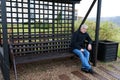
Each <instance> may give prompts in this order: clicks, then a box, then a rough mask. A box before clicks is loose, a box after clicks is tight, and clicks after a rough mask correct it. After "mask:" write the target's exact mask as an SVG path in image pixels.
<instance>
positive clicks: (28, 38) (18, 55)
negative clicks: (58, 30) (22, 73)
mask: <svg viewBox="0 0 120 80" xmlns="http://www.w3.org/2000/svg"><path fill="white" fill-rule="evenodd" d="M48 37H49V39H47V38H48ZM50 37H51V38H50ZM52 37H53V36H52V35H45V36H43V35H40V34H39V35H28V34H27V35H11V36H10V40H9V48H10V58H11V61H12V63H13V67H14V72H15V78H16V79H17V70H16V65H17V64H23V63H30V62H36V61H42V60H51V59H58V58H66V57H72V56H74V54H72V53H70V52H69V51H70V48H69V43H70V42H69V40H62V41H61V40H54V39H53V40H52Z"/></svg>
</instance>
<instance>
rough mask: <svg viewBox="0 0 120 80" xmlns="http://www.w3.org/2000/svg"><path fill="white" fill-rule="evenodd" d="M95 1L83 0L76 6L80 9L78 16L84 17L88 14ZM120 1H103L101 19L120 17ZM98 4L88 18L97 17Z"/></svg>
mask: <svg viewBox="0 0 120 80" xmlns="http://www.w3.org/2000/svg"><path fill="white" fill-rule="evenodd" d="M92 2H93V0H81V2H80V4H76V5H75V8H76V9H78V16H81V17H84V16H85V14H86V13H87V11H88V9H89V7H90V5H91V4H92ZM119 8H120V0H102V5H101V17H114V16H120V10H119ZM96 14H97V2H96V4H95V5H94V8H93V9H92V11H91V12H90V14H89V16H88V17H96Z"/></svg>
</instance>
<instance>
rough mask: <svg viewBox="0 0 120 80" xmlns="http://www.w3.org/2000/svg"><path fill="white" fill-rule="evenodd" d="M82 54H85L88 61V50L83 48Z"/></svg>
mask: <svg viewBox="0 0 120 80" xmlns="http://www.w3.org/2000/svg"><path fill="white" fill-rule="evenodd" d="M84 55H85V57H86V59H87V60H88V61H89V58H90V53H89V51H88V50H86V49H84Z"/></svg>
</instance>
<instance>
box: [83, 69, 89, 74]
mask: <svg viewBox="0 0 120 80" xmlns="http://www.w3.org/2000/svg"><path fill="white" fill-rule="evenodd" d="M81 71H83V72H86V73H89V70H88V69H86V68H81Z"/></svg>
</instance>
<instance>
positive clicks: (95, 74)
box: [93, 71, 108, 80]
mask: <svg viewBox="0 0 120 80" xmlns="http://www.w3.org/2000/svg"><path fill="white" fill-rule="evenodd" d="M93 76H94V77H96V78H97V79H99V80H108V79H107V78H105V77H103V76H101V75H100V74H98V73H97V72H95V71H94V74H93Z"/></svg>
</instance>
